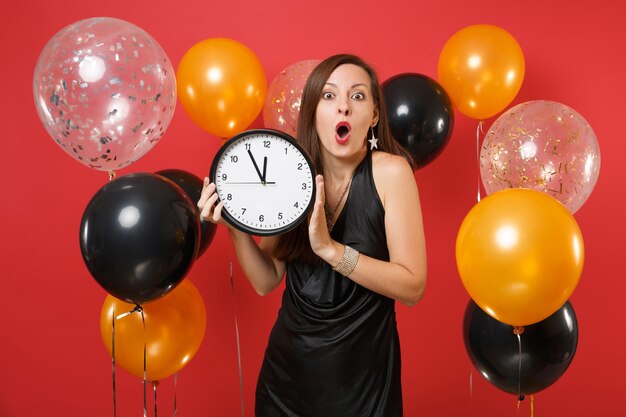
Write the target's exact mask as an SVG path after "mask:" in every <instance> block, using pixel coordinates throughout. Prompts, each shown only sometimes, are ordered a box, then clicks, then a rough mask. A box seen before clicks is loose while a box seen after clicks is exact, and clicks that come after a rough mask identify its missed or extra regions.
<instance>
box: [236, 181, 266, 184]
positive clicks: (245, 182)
mask: <svg viewBox="0 0 626 417" xmlns="http://www.w3.org/2000/svg"><path fill="white" fill-rule="evenodd" d="M224 184H276V181H228V182H225V183H224Z"/></svg>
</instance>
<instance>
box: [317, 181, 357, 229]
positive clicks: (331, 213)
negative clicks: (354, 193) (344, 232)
mask: <svg viewBox="0 0 626 417" xmlns="http://www.w3.org/2000/svg"><path fill="white" fill-rule="evenodd" d="M355 173H356V171H355V172H353V173H352V175H351V176H350V179H349V180H348V183H347V184H346V188H344V189H343V192H342V193H341V196H339V200H338V201H337V204H336V205H335V208H334V209H332V211H331V210H329V209H328V207H327V206H326V205H325V204H324V211H325V212H326V227H328V231H329V232H330V231H331V230H333V227H334V226H335V222H333V218H334V217H335V213H336V212H337V209H338V208H339V206H340V205H341V202H342V201H343V197H344V196H345V195H346V193H347V192H348V188H350V184H352V178H354V174H355Z"/></svg>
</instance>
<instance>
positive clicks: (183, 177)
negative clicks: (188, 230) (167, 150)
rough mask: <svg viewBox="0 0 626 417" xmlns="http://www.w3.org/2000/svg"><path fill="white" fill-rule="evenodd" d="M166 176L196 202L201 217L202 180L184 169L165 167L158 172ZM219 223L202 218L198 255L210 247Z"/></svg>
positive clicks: (195, 205)
mask: <svg viewBox="0 0 626 417" xmlns="http://www.w3.org/2000/svg"><path fill="white" fill-rule="evenodd" d="M157 174H158V175H161V176H163V177H165V178H168V179H170V180H172V181H174V182H175V183H176V185H178V186H179V187H180V188H182V189H183V191H184V192H185V193H187V195H188V196H189V198H190V199H191V201H192V202H193V203H194V207H195V208H196V212H197V213H198V218H199V219H200V211H199V210H198V206H197V204H198V200H200V194H202V185H203V184H202V180H201V179H200V178H198V177H197V176H196V175H194V174H192V173H190V172H187V171H183V170H182V169H164V170H162V171H158V172H157ZM216 230H217V225H216V224H215V223H211V222H208V221H204V220H202V219H200V247H199V248H198V256H197V257H200V256H201V255H202V254H203V253H204V252H205V251H206V250H207V248H208V247H209V245H210V244H211V242H212V241H213V237H215V231H216Z"/></svg>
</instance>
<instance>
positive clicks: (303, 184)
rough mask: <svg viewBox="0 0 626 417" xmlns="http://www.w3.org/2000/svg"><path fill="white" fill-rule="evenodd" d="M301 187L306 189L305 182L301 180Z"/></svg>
mask: <svg viewBox="0 0 626 417" xmlns="http://www.w3.org/2000/svg"><path fill="white" fill-rule="evenodd" d="M302 189H303V190H306V182H303V183H302Z"/></svg>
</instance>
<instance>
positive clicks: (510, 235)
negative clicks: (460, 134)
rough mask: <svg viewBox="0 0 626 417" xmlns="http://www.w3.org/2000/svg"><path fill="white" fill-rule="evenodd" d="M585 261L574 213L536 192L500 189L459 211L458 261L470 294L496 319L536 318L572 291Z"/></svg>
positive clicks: (528, 320)
mask: <svg viewBox="0 0 626 417" xmlns="http://www.w3.org/2000/svg"><path fill="white" fill-rule="evenodd" d="M583 260H584V246H583V239H582V235H581V232H580V229H579V228H578V224H576V220H574V216H572V214H571V213H570V212H569V211H567V209H566V208H565V207H564V206H563V205H562V204H561V203H559V202H558V201H557V200H555V199H554V198H552V197H550V196H549V195H546V194H544V193H541V192H539V191H534V190H528V189H523V188H513V189H506V190H502V191H498V192H497V193H494V194H491V195H489V196H487V197H486V198H484V199H483V200H482V201H481V202H480V203H478V204H476V205H475V206H474V207H473V208H472V209H471V210H470V212H469V213H468V214H467V216H465V219H464V220H463V223H462V224H461V227H460V229H459V233H458V235H457V240H456V263H457V267H458V270H459V275H460V276H461V280H462V281H463V285H464V286H465V289H466V290H467V292H468V293H469V295H470V297H472V299H473V300H474V301H475V302H476V304H478V305H479V306H480V308H482V309H483V310H484V311H485V312H487V313H488V314H489V315H491V316H492V317H493V318H495V319H496V320H499V321H501V322H503V323H507V324H510V325H513V326H525V325H528V324H532V323H537V322H539V321H541V320H543V319H545V318H546V317H548V316H549V315H551V314H552V313H554V312H555V311H556V310H557V309H559V307H561V306H562V305H563V304H564V303H565V301H567V299H568V298H569V296H570V295H571V294H572V292H573V291H574V289H575V288H576V285H577V284H578V280H579V279H580V274H581V273H582V268H583Z"/></svg>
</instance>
